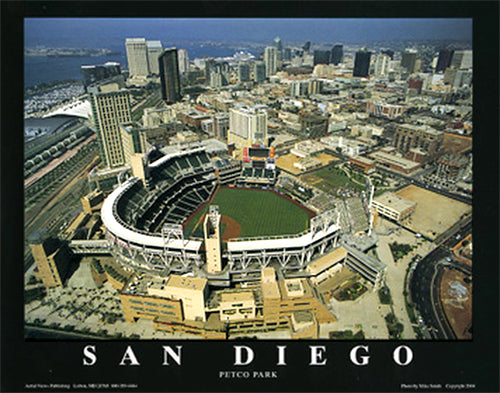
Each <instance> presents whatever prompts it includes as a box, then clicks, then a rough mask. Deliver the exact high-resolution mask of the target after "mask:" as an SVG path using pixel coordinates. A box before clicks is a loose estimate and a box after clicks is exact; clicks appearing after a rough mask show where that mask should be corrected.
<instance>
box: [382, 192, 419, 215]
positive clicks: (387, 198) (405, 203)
mask: <svg viewBox="0 0 500 393" xmlns="http://www.w3.org/2000/svg"><path fill="white" fill-rule="evenodd" d="M375 202H378V203H380V204H382V205H384V206H389V207H390V208H391V209H394V210H396V211H398V212H403V211H405V210H407V209H409V208H411V207H413V206H415V205H416V202H413V201H410V200H408V199H405V198H403V197H400V196H399V195H396V194H393V193H392V192H386V193H385V194H382V195H380V196H378V197H376V198H375Z"/></svg>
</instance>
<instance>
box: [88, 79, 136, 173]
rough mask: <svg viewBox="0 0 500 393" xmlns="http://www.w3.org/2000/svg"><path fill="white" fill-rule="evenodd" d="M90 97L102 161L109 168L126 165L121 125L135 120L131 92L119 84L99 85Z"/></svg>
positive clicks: (90, 91)
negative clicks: (133, 118)
mask: <svg viewBox="0 0 500 393" xmlns="http://www.w3.org/2000/svg"><path fill="white" fill-rule="evenodd" d="M88 96H89V101H90V106H91V108H92V119H93V121H94V125H95V128H96V130H97V142H98V144H99V149H100V153H101V160H102V162H103V163H104V165H105V166H106V167H107V168H113V167H118V166H122V165H124V164H126V161H125V155H124V151H123V144H122V138H121V130H120V125H121V124H124V123H130V121H131V120H132V112H131V106H130V93H129V91H128V90H126V89H121V88H120V86H119V85H118V84H117V83H107V84H96V85H91V86H89V87H88Z"/></svg>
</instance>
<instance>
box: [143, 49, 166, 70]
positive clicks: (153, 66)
mask: <svg viewBox="0 0 500 393" xmlns="http://www.w3.org/2000/svg"><path fill="white" fill-rule="evenodd" d="M146 47H147V48H148V67H149V73H150V74H154V75H158V74H159V73H160V70H159V68H158V58H159V57H160V55H161V54H162V53H163V47H162V45H161V41H146Z"/></svg>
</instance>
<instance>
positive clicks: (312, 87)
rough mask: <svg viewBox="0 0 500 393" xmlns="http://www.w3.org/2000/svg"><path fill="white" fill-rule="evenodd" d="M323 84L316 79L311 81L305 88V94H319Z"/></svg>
mask: <svg viewBox="0 0 500 393" xmlns="http://www.w3.org/2000/svg"><path fill="white" fill-rule="evenodd" d="M322 90H323V82H322V81H320V80H317V79H311V80H310V81H309V85H308V86H307V94H321V91H322Z"/></svg>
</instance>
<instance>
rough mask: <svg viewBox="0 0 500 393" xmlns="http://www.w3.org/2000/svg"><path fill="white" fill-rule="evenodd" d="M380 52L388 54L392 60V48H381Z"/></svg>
mask: <svg viewBox="0 0 500 393" xmlns="http://www.w3.org/2000/svg"><path fill="white" fill-rule="evenodd" d="M381 53H382V54H384V55H387V56H389V57H390V58H391V60H394V51H393V50H390V49H383V50H381Z"/></svg>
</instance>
